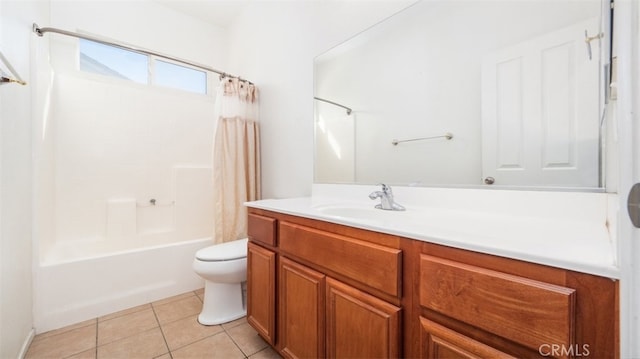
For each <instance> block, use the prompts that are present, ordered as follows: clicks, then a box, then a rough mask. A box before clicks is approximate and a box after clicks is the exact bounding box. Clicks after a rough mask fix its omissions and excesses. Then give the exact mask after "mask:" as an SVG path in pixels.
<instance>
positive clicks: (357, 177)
mask: <svg viewBox="0 0 640 359" xmlns="http://www.w3.org/2000/svg"><path fill="white" fill-rule="evenodd" d="M601 8H602V4H601V2H600V1H599V0H593V1H592V0H581V1H548V0H538V1H526V0H496V1H485V0H470V1H450V0H449V1H446V0H431V1H427V0H424V1H420V2H418V3H415V4H414V5H412V6H410V7H408V8H407V9H405V10H403V11H402V12H399V13H397V14H396V15H394V16H392V17H390V18H389V19H387V20H385V21H383V22H381V23H379V24H377V25H375V26H374V27H372V28H370V29H368V30H366V31H364V32H362V33H360V34H359V35H357V36H355V37H353V38H351V39H350V40H348V41H346V42H345V43H343V44H341V45H339V46H337V47H335V48H333V49H331V50H329V51H327V52H326V53H324V54H321V55H320V56H318V57H317V58H316V59H315V61H314V76H315V84H314V86H315V89H314V96H315V98H316V100H315V101H314V102H315V119H314V120H315V182H316V183H359V184H376V183H380V182H384V183H390V184H397V185H418V186H445V187H451V186H464V187H467V186H484V187H490V188H495V187H501V188H502V187H505V188H520V187H524V188H544V189H553V188H559V189H567V188H572V189H575V188H578V189H580V190H599V188H601V187H603V186H602V181H601V179H600V178H601V177H602V174H601V172H600V168H601V164H600V162H601V161H600V153H601V147H602V146H601V142H600V138H601V133H600V132H601V126H600V118H601V116H600V114H601V111H602V110H603V104H602V102H603V101H602V99H603V98H604V95H603V93H601V90H600V89H601V88H603V86H601V85H600V84H601V83H604V82H603V80H602V76H604V71H601V68H602V67H603V66H602V65H603V64H604V63H605V62H607V61H604V60H601V59H604V58H606V56H607V55H608V54H607V53H605V52H606V51H604V50H605V49H606V48H607V47H608V45H607V43H608V40H607V37H608V35H605V34H604V33H603V32H602V31H603V30H602V29H604V28H607V27H606V26H603V25H602V17H601ZM341 106H344V107H341ZM347 108H348V109H350V110H351V111H349V110H348V109H347ZM449 137H451V138H450V139H449Z"/></svg>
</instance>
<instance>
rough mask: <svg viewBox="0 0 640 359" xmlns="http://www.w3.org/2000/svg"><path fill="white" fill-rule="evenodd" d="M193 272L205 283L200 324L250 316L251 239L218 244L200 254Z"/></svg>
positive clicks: (197, 256)
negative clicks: (246, 289)
mask: <svg viewBox="0 0 640 359" xmlns="http://www.w3.org/2000/svg"><path fill="white" fill-rule="evenodd" d="M193 270H194V271H195V272H196V273H197V274H198V275H199V276H201V277H202V278H204V280H205V285H204V300H203V302H204V303H203V305H202V312H201V313H200V315H199V316H198V322H200V324H204V325H216V324H221V323H226V322H230V321H232V320H236V319H238V318H242V317H243V316H245V315H246V313H247V311H246V306H245V304H244V302H245V300H244V293H243V288H242V287H243V285H242V284H243V282H246V280H247V239H246V238H244V239H239V240H236V241H231V242H226V243H221V244H216V245H213V246H209V247H206V248H203V249H201V250H199V251H198V252H196V257H195V259H194V260H193Z"/></svg>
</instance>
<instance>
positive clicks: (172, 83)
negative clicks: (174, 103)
mask: <svg viewBox="0 0 640 359" xmlns="http://www.w3.org/2000/svg"><path fill="white" fill-rule="evenodd" d="M154 79H155V84H156V85H160V86H166V87H172V88H175V89H179V90H184V91H191V92H195V93H202V94H206V93H207V73H206V72H204V71H198V70H194V69H192V68H190V67H185V66H180V65H176V64H173V63H170V62H165V61H161V60H155V77H154Z"/></svg>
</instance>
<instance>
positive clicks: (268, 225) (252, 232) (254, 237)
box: [247, 213, 277, 246]
mask: <svg viewBox="0 0 640 359" xmlns="http://www.w3.org/2000/svg"><path fill="white" fill-rule="evenodd" d="M276 223H277V221H276V220H275V219H274V218H269V217H265V216H261V215H258V214H253V213H249V217H248V228H247V235H248V236H249V240H251V241H255V242H260V243H264V244H268V245H270V246H275V245H276Z"/></svg>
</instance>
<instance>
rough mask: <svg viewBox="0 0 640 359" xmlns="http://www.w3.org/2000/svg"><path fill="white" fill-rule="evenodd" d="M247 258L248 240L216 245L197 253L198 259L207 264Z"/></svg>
mask: <svg viewBox="0 0 640 359" xmlns="http://www.w3.org/2000/svg"><path fill="white" fill-rule="evenodd" d="M246 257H247V239H246V238H243V239H239V240H237V241H231V242H226V243H221V244H216V245H213V246H209V247H206V248H202V249H201V250H199V251H197V252H196V259H198V260H201V261H207V262H217V261H230V260H234V259H240V258H246Z"/></svg>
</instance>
